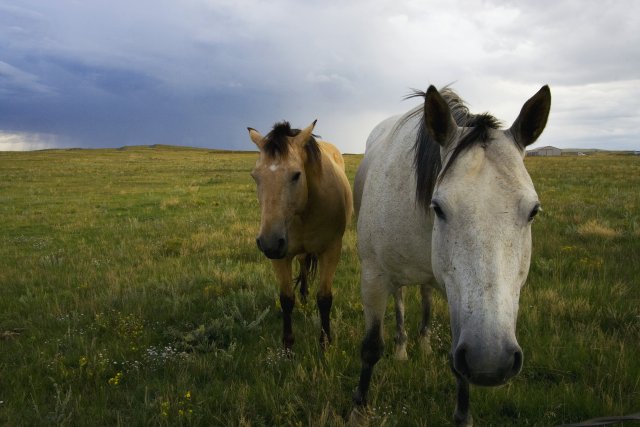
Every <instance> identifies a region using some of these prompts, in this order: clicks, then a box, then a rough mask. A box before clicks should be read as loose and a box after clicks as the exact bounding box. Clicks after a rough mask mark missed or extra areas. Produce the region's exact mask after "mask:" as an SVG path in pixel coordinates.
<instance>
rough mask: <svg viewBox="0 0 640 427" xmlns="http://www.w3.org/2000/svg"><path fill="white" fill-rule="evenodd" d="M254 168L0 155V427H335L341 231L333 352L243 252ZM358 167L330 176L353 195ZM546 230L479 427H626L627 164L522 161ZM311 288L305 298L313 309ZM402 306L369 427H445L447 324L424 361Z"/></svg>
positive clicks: (154, 152)
mask: <svg viewBox="0 0 640 427" xmlns="http://www.w3.org/2000/svg"><path fill="white" fill-rule="evenodd" d="M255 158H256V155H255V154H251V153H220V152H212V151H206V150H193V149H179V148H172V147H162V146H159V147H155V148H149V147H134V148H128V149H125V150H91V151H88V150H65V151H41V152H27V153H0V334H1V335H0V424H2V425H11V426H19V425H254V426H261V425H265V426H269V425H318V426H320V425H343V424H344V422H345V419H346V418H347V417H348V415H349V412H350V410H351V393H352V391H353V389H354V387H355V385H356V383H357V378H358V374H359V368H360V361H359V345H360V340H361V339H362V334H363V319H362V310H361V305H360V302H359V288H358V286H359V285H358V281H359V279H358V274H359V267H358V261H357V253H356V247H355V232H354V230H353V227H352V228H351V229H349V230H348V232H347V234H346V236H345V243H344V246H345V249H344V252H343V257H342V261H341V263H340V264H339V267H338V272H337V275H336V281H335V283H334V295H335V297H334V308H333V311H332V320H333V327H334V334H335V337H334V338H335V339H334V345H333V346H332V347H331V348H330V349H329V350H328V351H327V352H326V353H325V354H322V352H321V351H320V350H319V346H318V342H317V338H318V333H319V320H318V316H317V314H316V309H315V304H314V303H311V302H310V303H309V304H308V305H307V306H305V307H302V306H300V305H297V306H296V309H295V311H294V319H293V326H294V332H295V334H296V344H295V356H294V357H293V358H288V357H286V356H284V355H283V354H282V352H281V345H280V334H281V318H280V314H279V308H278V305H277V301H278V289H277V285H276V284H275V280H274V278H273V274H272V271H271V267H270V264H269V262H268V261H267V260H266V259H265V258H264V257H263V256H261V255H260V253H259V252H258V250H257V249H256V248H255V243H254V237H255V234H256V231H257V227H258V222H259V212H258V205H257V201H256V197H255V189H254V185H253V183H252V181H251V179H250V177H249V171H250V170H251V168H252V166H253V163H254V161H255ZM360 160H361V156H347V157H346V161H347V172H348V174H349V176H350V179H351V180H352V181H353V175H354V173H355V170H356V168H357V165H358V163H359V162H360ZM526 163H527V167H528V168H529V170H530V172H531V175H532V178H533V181H534V183H535V184H536V188H537V190H538V193H539V195H540V198H541V201H542V205H543V209H544V211H543V212H542V213H541V214H540V216H539V217H538V218H537V219H536V222H535V224H534V226H533V232H534V255H533V261H532V265H531V272H530V275H529V281H528V284H527V286H526V287H525V288H524V290H523V294H522V297H521V310H520V319H519V324H518V337H519V342H520V344H521V346H522V347H523V349H524V352H525V365H524V369H523V372H522V374H521V375H520V376H519V377H517V378H516V379H515V380H513V381H512V382H510V383H509V384H508V385H506V386H503V387H499V388H493V389H483V388H472V396H471V403H472V412H473V415H474V418H475V420H476V423H477V424H478V425H496V426H502V425H541V426H546V425H553V424H559V423H563V422H570V421H574V422H575V421H578V420H581V419H585V418H591V417H595V416H602V415H621V414H625V413H631V412H637V411H640V309H639V307H640V289H639V287H640V284H639V282H640V279H639V278H640V261H639V260H640V192H639V191H638V188H640V159H639V158H637V157H631V156H606V155H596V156H589V157H572V158H570V157H566V158H565V157H562V158H528V159H527V161H526ZM314 288H315V287H314V286H312V292H313V291H314ZM418 296H419V292H418V290H417V289H413V288H412V289H411V290H410V291H409V292H408V298H407V325H408V329H409V331H408V332H409V335H410V337H411V340H410V346H409V357H410V360H409V361H408V362H396V361H395V360H393V358H392V357H391V354H392V352H391V350H392V348H391V347H392V339H391V331H392V329H393V321H392V320H393V319H392V317H393V316H392V310H388V313H387V314H388V316H387V319H386V334H387V344H388V345H387V351H386V355H385V357H384V358H383V359H382V360H381V361H380V363H379V364H378V365H377V367H376V371H375V373H374V378H373V384H372V389H371V394H370V403H371V406H372V409H373V416H372V425H383V424H384V425H388V426H394V425H398V426H402V425H450V424H451V419H452V413H453V406H454V400H455V390H454V389H455V387H454V380H453V377H452V375H451V374H450V372H449V368H448V362H447V351H448V348H449V343H450V338H449V321H448V314H447V308H446V304H445V302H444V301H443V300H442V298H436V301H435V315H434V333H433V342H432V345H433V349H434V352H433V354H432V355H431V356H429V357H427V356H424V355H422V354H421V353H420V351H419V349H418V346H417V340H416V338H417V337H416V335H417V332H418V324H419V298H418Z"/></svg>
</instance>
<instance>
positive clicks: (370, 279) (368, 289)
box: [353, 262, 390, 407]
mask: <svg viewBox="0 0 640 427" xmlns="http://www.w3.org/2000/svg"><path fill="white" fill-rule="evenodd" d="M360 292H361V294H362V306H363V308H364V323H365V336H364V340H362V347H361V349H360V357H361V360H362V368H361V370H360V381H359V382H358V388H357V389H356V391H355V393H354V395H353V402H354V403H355V404H356V407H363V406H366V405H367V394H368V393H369V384H370V383H371V375H372V374H373V367H374V366H375V364H376V363H377V362H378V360H380V357H382V353H383V351H384V339H383V337H382V324H383V321H384V312H385V310H386V308H387V300H388V298H389V293H390V290H389V286H388V282H387V280H385V278H384V276H383V275H382V274H380V273H378V272H376V271H375V270H372V269H370V268H368V267H367V265H366V263H364V262H363V264H362V273H361V283H360Z"/></svg>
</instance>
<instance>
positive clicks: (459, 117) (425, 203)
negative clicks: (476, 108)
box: [407, 88, 500, 210]
mask: <svg viewBox="0 0 640 427" xmlns="http://www.w3.org/2000/svg"><path fill="white" fill-rule="evenodd" d="M440 94H441V95H442V97H443V98H444V100H445V101H446V102H447V104H448V105H449V109H450V110H451V114H452V115H453V118H454V120H455V121H456V123H457V125H458V126H460V127H466V128H468V129H467V130H466V131H465V133H464V134H463V135H462V138H460V140H459V141H458V143H457V145H456V147H455V148H454V150H453V153H452V154H451V157H450V158H449V161H448V162H447V164H446V165H445V166H444V169H443V167H442V159H441V158H440V145H439V144H438V143H437V142H436V141H434V140H433V138H431V136H430V135H429V132H428V131H427V129H426V125H425V119H424V109H420V110H418V111H416V115H420V127H419V128H418V134H417V137H416V142H415V144H414V146H413V150H414V158H413V166H414V168H415V170H416V201H417V202H418V203H419V204H420V205H421V206H422V207H423V208H424V209H425V210H426V209H429V206H430V205H431V198H432V197H433V189H434V188H435V185H436V181H437V179H438V176H439V175H440V176H444V175H445V174H446V173H447V171H448V170H449V168H450V167H451V165H452V164H453V162H455V160H456V159H457V158H458V157H459V156H460V154H461V153H463V152H464V151H466V150H468V149H469V148H470V147H473V146H474V145H478V144H482V145H485V144H487V143H489V142H490V139H489V130H490V129H498V128H499V127H500V121H499V120H498V119H496V118H495V117H493V116H492V115H490V114H488V113H483V114H471V113H470V112H469V108H467V106H466V105H465V103H464V101H463V100H462V99H461V98H460V97H459V96H458V95H457V94H456V93H455V92H454V91H453V90H451V89H449V88H444V89H442V90H441V91H440ZM425 96H426V92H422V91H418V90H416V91H414V92H413V93H412V94H410V95H409V96H407V98H416V97H421V98H424V97H425ZM441 171H442V172H441Z"/></svg>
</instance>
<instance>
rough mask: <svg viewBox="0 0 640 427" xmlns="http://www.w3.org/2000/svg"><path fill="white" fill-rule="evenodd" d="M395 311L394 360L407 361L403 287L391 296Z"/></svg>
mask: <svg viewBox="0 0 640 427" xmlns="http://www.w3.org/2000/svg"><path fill="white" fill-rule="evenodd" d="M393 296H394V300H395V309H396V339H395V341H396V348H395V358H396V359H397V360H407V359H408V358H409V357H408V356H407V331H405V329H404V286H401V287H399V288H397V289H396V290H395V293H394V294H393Z"/></svg>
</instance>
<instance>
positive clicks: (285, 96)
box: [0, 0, 640, 153]
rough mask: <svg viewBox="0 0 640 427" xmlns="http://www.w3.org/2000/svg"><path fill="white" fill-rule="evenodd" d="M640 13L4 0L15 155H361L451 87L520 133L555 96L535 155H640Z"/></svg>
mask: <svg viewBox="0 0 640 427" xmlns="http://www.w3.org/2000/svg"><path fill="white" fill-rule="evenodd" d="M639 29H640V1H637V0H628V1H625V0H615V1H607V0H593V1H591V0H575V1H571V0H538V1H509V0H495V1H493V0H486V1H480V0H478V1H472V0H456V1H451V0H446V1H445V0H440V1H430V0H429V1H427V0H423V1H419V0H413V1H411V0H362V1H360V0H356V1H353V0H352V1H348V2H346V1H338V0H323V1H315V0H314V1H301V0H298V1H295V0H269V1H258V0H186V1H185V0H182V1H178V0H175V1H168V0H153V1H151V0H136V1H131V0H127V1H120V0H111V1H98V0H96V1H90V0H78V1H72V0H55V1H47V0H11V1H5V0H0V151H1V150H20V149H41V148H51V147H120V146H124V145H139V144H174V145H188V146H198V147H209V148H225V149H241V150H242V149H248V150H250V149H254V146H253V145H252V143H251V142H250V140H249V138H248V135H247V131H246V128H247V126H251V127H254V128H256V129H258V130H260V131H261V132H263V133H266V132H268V131H269V129H270V128H271V126H272V125H273V123H274V122H276V121H279V120H283V119H285V120H288V121H290V122H291V124H292V125H293V126H295V127H304V126H307V125H308V124H309V123H311V122H312V121H313V120H314V119H318V124H317V126H316V133H318V134H320V135H321V136H322V137H323V138H324V139H327V140H330V141H332V142H334V143H335V144H336V145H338V146H339V147H340V148H341V149H342V150H343V151H345V152H352V153H360V152H363V151H364V146H365V141H366V138H367V135H368V134H369V132H370V130H371V129H372V128H373V127H374V126H375V125H376V124H377V123H378V122H379V121H380V120H382V119H384V118H385V117H387V116H389V115H392V114H397V113H401V112H404V111H407V110H408V109H410V108H411V107H413V106H414V105H415V104H416V100H415V99H414V100H410V101H403V100H402V98H403V96H404V95H406V94H407V93H408V92H409V89H410V88H419V89H423V90H424V89H426V88H427V87H428V85H429V84H434V85H436V86H437V87H441V86H444V85H447V84H450V83H452V86H453V88H454V89H455V90H457V92H458V93H459V94H460V95H461V96H462V97H463V98H464V99H465V100H466V101H467V102H468V103H469V105H470V108H471V110H472V111H474V112H485V111H489V112H491V113H493V114H494V115H495V116H497V117H498V118H499V119H501V120H503V122H504V123H505V125H506V126H509V125H511V122H512V121H513V120H514V119H515V117H516V116H517V114H518V112H519V110H520V108H521V106H522V104H523V103H524V102H525V101H526V99H527V98H529V97H530V96H531V95H533V94H534V93H535V92H536V91H537V90H538V89H539V88H540V87H541V86H542V85H543V84H549V85H550V87H551V92H552V97H553V102H552V107H551V115H550V118H549V123H548V125H547V129H546V130H545V132H544V134H543V135H542V137H541V138H540V140H539V142H538V143H537V144H536V146H541V145H555V146H558V147H582V148H592V147H597V148H605V149H640V30H639Z"/></svg>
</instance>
